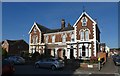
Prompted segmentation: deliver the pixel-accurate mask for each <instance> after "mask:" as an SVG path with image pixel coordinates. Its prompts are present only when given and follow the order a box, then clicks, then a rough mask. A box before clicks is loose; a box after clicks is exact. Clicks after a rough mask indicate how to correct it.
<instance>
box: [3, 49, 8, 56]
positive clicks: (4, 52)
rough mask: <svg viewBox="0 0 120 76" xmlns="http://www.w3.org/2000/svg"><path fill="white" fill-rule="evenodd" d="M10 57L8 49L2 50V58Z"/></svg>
mask: <svg viewBox="0 0 120 76" xmlns="http://www.w3.org/2000/svg"><path fill="white" fill-rule="evenodd" d="M7 55H8V52H7V51H6V49H4V48H2V56H3V57H6V56H7Z"/></svg>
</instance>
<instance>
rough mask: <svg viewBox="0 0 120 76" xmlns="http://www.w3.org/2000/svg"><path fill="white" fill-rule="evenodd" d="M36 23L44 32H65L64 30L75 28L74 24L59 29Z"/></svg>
mask: <svg viewBox="0 0 120 76" xmlns="http://www.w3.org/2000/svg"><path fill="white" fill-rule="evenodd" d="M36 25H37V26H38V28H39V29H40V30H41V31H42V32H44V33H55V32H63V31H69V30H73V29H74V28H73V27H72V26H69V27H65V28H62V29H61V28H58V29H49V28H47V27H45V26H42V25H40V24H38V23H36Z"/></svg>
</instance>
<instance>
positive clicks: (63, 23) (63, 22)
mask: <svg viewBox="0 0 120 76" xmlns="http://www.w3.org/2000/svg"><path fill="white" fill-rule="evenodd" d="M63 28H65V20H64V19H62V21H61V29H63Z"/></svg>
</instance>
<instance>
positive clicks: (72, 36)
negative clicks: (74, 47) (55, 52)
mask: <svg viewBox="0 0 120 76" xmlns="http://www.w3.org/2000/svg"><path fill="white" fill-rule="evenodd" d="M71 41H72V42H73V41H74V33H73V32H72V33H71Z"/></svg>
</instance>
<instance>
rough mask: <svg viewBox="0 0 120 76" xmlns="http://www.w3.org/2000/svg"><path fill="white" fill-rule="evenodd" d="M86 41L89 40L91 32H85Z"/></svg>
mask: <svg viewBox="0 0 120 76" xmlns="http://www.w3.org/2000/svg"><path fill="white" fill-rule="evenodd" d="M85 40H89V31H88V30H86V31H85Z"/></svg>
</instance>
